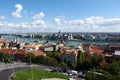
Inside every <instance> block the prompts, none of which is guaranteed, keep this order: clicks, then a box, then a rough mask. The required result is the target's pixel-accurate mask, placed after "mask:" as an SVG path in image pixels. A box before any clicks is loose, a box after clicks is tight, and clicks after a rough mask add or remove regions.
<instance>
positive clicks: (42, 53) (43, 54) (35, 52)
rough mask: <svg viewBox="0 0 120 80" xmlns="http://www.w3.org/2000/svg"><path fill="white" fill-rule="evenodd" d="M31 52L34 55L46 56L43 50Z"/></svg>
mask: <svg viewBox="0 0 120 80" xmlns="http://www.w3.org/2000/svg"><path fill="white" fill-rule="evenodd" d="M33 54H34V55H35V56H46V54H45V53H44V52H43V51H34V52H33Z"/></svg>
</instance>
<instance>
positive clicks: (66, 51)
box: [61, 50, 78, 55]
mask: <svg viewBox="0 0 120 80" xmlns="http://www.w3.org/2000/svg"><path fill="white" fill-rule="evenodd" d="M61 53H62V54H74V55H77V54H78V52H77V51H69V50H63V51H62V52H61Z"/></svg>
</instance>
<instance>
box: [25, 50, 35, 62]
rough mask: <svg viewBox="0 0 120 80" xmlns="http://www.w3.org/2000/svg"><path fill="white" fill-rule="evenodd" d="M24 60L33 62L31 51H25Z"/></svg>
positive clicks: (33, 57)
mask: <svg viewBox="0 0 120 80" xmlns="http://www.w3.org/2000/svg"><path fill="white" fill-rule="evenodd" d="M24 61H26V62H30V63H31V62H35V55H34V54H33V53H31V52H30V53H27V54H26V55H25V60H24Z"/></svg>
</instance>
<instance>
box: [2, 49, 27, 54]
mask: <svg viewBox="0 0 120 80" xmlns="http://www.w3.org/2000/svg"><path fill="white" fill-rule="evenodd" d="M0 51H2V52H6V53H8V54H10V55H11V54H22V55H25V54H27V51H26V50H22V49H19V50H17V49H0Z"/></svg>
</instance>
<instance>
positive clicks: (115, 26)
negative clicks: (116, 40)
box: [0, 0, 120, 33]
mask: <svg viewBox="0 0 120 80" xmlns="http://www.w3.org/2000/svg"><path fill="white" fill-rule="evenodd" d="M59 30H60V31H61V32H120V0H1V1H0V33H29V32H30V33H31V32H58V31H59Z"/></svg>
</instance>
